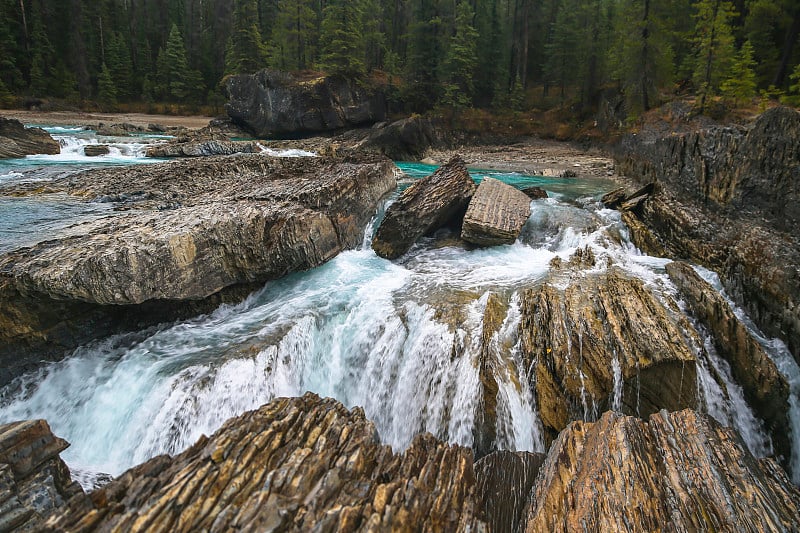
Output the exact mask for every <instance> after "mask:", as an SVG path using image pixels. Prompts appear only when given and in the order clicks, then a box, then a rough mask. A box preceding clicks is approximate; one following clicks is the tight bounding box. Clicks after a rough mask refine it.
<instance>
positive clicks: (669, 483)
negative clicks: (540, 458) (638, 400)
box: [520, 410, 800, 533]
mask: <svg viewBox="0 0 800 533" xmlns="http://www.w3.org/2000/svg"><path fill="white" fill-rule="evenodd" d="M798 516H800V491H798V489H797V487H795V486H794V485H792V484H791V482H790V481H789V480H788V478H787V476H786V474H785V473H784V472H783V470H781V468H780V467H779V466H778V465H777V463H775V462H774V461H773V460H771V459H761V460H759V459H756V458H754V457H753V456H752V455H750V453H749V452H748V451H746V450H745V449H744V448H743V447H742V445H741V441H740V439H739V438H738V436H736V435H735V433H734V432H733V431H732V430H730V429H728V428H723V427H721V426H720V425H718V424H717V423H716V422H714V421H713V420H712V419H710V418H708V417H705V416H702V415H699V414H697V413H695V412H693V411H688V410H684V411H679V412H674V413H667V412H664V411H662V412H659V413H656V414H653V415H652V416H650V419H649V421H647V422H645V421H643V420H640V419H637V418H632V417H627V416H622V415H620V414H616V413H611V412H609V413H605V414H604V415H603V416H602V417H601V418H600V420H599V421H597V422H595V423H585V422H573V423H572V424H570V426H569V427H568V428H567V429H566V430H565V431H563V432H562V433H561V435H560V436H559V437H558V439H557V440H556V441H555V442H554V443H553V447H552V448H551V450H550V452H549V453H548V455H547V460H546V461H545V463H544V465H543V466H542V467H541V470H540V473H539V478H538V480H537V483H536V487H535V488H534V490H533V491H532V492H531V495H530V503H529V505H528V507H527V508H526V510H525V516H524V517H523V520H522V523H521V524H520V530H521V531H528V532H542V533H544V532H556V531H564V532H567V531H568V532H574V531H585V532H589V531H752V532H757V531H794V530H796V529H797V528H798Z"/></svg>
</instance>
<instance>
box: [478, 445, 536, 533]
mask: <svg viewBox="0 0 800 533" xmlns="http://www.w3.org/2000/svg"><path fill="white" fill-rule="evenodd" d="M545 459H547V456H546V455H544V454H542V453H530V452H510V451H507V450H502V451H497V452H494V453H491V454H489V455H487V456H486V457H483V458H481V459H479V460H478V461H476V462H475V479H476V480H477V490H476V497H477V500H478V507H479V508H481V509H483V512H484V513H483V519H484V521H485V522H486V524H487V526H488V530H489V531H496V532H497V533H500V532H507V533H515V532H516V531H519V528H518V526H519V523H520V519H521V518H522V513H523V511H524V510H525V507H526V505H527V504H528V494H530V492H531V490H532V489H533V486H534V483H535V482H536V476H537V474H538V473H539V469H540V468H541V467H542V464H543V463H544V461H545Z"/></svg>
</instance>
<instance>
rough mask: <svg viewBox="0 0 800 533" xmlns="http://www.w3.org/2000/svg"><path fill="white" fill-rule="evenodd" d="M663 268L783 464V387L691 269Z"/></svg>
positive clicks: (786, 449)
mask: <svg viewBox="0 0 800 533" xmlns="http://www.w3.org/2000/svg"><path fill="white" fill-rule="evenodd" d="M666 268H667V274H669V277H670V279H672V281H673V282H674V283H675V285H677V287H678V289H679V290H680V292H681V294H682V295H683V297H684V299H685V301H686V303H687V304H688V305H689V308H690V309H691V311H692V313H693V314H694V315H695V316H696V317H697V318H698V319H699V320H700V321H701V322H702V323H703V324H704V325H705V326H706V327H707V328H708V330H709V331H710V332H711V334H712V336H713V337H714V345H715V347H716V349H717V352H718V353H719V354H720V355H722V357H724V358H725V359H726V360H727V361H728V363H730V365H731V370H732V371H733V377H734V378H735V379H736V382H737V383H739V384H740V385H741V386H742V389H743V390H744V393H745V395H746V397H747V403H748V404H749V405H750V406H751V407H752V408H753V409H754V410H755V412H756V414H758V416H759V417H760V418H761V419H762V420H764V422H765V423H766V426H767V430H768V431H769V434H770V436H771V437H772V443H773V446H774V448H775V454H776V455H778V456H779V457H781V456H782V457H783V458H785V459H786V461H787V462H788V459H789V458H790V457H791V440H790V438H789V435H790V433H791V428H790V426H789V420H788V416H787V413H788V411H789V385H788V383H786V380H785V379H784V377H783V376H782V375H781V373H780V372H779V371H778V368H777V367H776V366H775V363H774V362H773V361H772V359H770V357H769V355H767V353H766V352H765V351H764V348H763V347H762V346H761V345H760V344H759V343H758V342H757V341H756V339H754V338H753V336H752V335H751V334H750V332H749V331H748V330H747V328H746V327H745V325H744V324H742V322H741V321H740V320H739V319H738V317H737V316H736V315H735V314H734V312H733V310H732V309H731V308H730V306H729V305H728V302H726V301H725V300H724V299H723V298H722V296H720V295H719V293H718V292H717V291H715V290H714V288H713V287H712V286H711V285H709V284H708V283H707V282H706V281H705V280H704V279H702V278H701V277H700V276H698V275H697V273H696V272H695V271H694V269H693V268H692V267H691V266H689V265H688V264H686V263H683V262H679V261H676V262H672V263H669V264H668V265H667V267H666Z"/></svg>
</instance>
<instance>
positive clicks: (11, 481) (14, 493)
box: [0, 420, 83, 531]
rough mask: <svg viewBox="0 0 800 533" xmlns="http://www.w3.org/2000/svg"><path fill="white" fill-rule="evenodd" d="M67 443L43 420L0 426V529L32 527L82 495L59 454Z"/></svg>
mask: <svg viewBox="0 0 800 533" xmlns="http://www.w3.org/2000/svg"><path fill="white" fill-rule="evenodd" d="M68 446H69V444H68V443H67V442H66V441H65V440H63V439H60V438H58V437H56V436H54V435H53V434H52V432H51V431H50V426H48V425H47V422H45V421H44V420H30V421H25V422H14V423H11V424H3V425H0V531H14V530H33V529H35V528H36V527H37V526H39V525H40V524H41V521H42V518H43V517H45V516H48V515H49V514H50V513H51V512H52V511H53V510H54V509H56V508H58V507H61V506H63V505H64V503H65V502H66V501H67V500H69V499H70V498H72V497H73V496H76V495H79V494H80V495H82V494H83V490H82V489H81V488H80V485H78V484H77V483H75V482H73V481H72V480H71V479H70V474H69V469H68V468H67V465H65V464H64V461H62V460H61V458H60V457H59V453H61V452H62V451H63V450H64V449H66V448H67V447H68Z"/></svg>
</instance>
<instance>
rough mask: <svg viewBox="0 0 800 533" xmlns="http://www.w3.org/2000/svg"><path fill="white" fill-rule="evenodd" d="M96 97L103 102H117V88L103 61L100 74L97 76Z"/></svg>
mask: <svg viewBox="0 0 800 533" xmlns="http://www.w3.org/2000/svg"><path fill="white" fill-rule="evenodd" d="M97 99H98V100H99V101H100V102H101V103H103V104H116V103H117V88H116V85H115V84H114V79H113V78H112V77H111V71H110V70H109V69H108V67H107V66H106V64H105V63H103V67H102V68H101V69H100V76H99V77H98V78H97Z"/></svg>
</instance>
